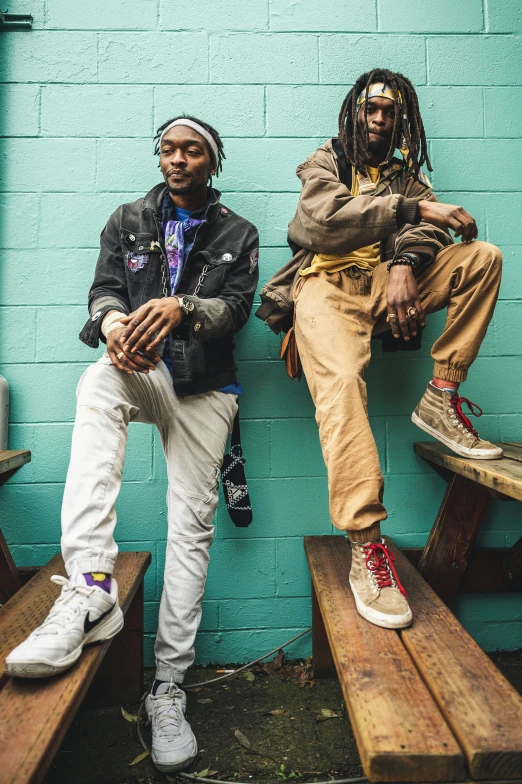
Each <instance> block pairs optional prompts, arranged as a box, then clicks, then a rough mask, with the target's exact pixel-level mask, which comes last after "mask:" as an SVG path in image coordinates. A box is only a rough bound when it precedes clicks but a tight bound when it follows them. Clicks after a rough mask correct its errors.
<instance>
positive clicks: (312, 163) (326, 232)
mask: <svg viewBox="0 0 522 784" xmlns="http://www.w3.org/2000/svg"><path fill="white" fill-rule="evenodd" d="M334 145H335V148H334ZM340 150H341V148H340V145H339V143H338V142H337V140H336V139H330V140H329V141H327V142H326V144H323V145H322V147H319V149H318V150H316V151H315V152H314V153H312V155H310V156H309V157H308V158H307V159H306V161H305V162H304V163H302V164H300V165H299V166H298V167H297V176H298V177H299V179H300V180H301V183H302V190H301V195H300V197H299V203H298V205H297V211H296V214H295V216H294V218H293V219H292V220H291V221H290V224H289V226H288V243H289V245H290V247H291V249H292V251H293V253H294V255H293V257H292V258H291V259H290V261H289V262H288V263H287V264H285V266H284V267H282V269H280V270H279V271H278V272H277V273H276V274H275V275H274V276H273V277H272V278H271V279H270V280H269V281H268V282H267V283H266V284H265V286H264V287H263V288H262V290H261V302H262V304H261V306H260V307H259V308H258V310H257V312H256V316H257V317H258V318H260V319H262V320H263V321H265V322H266V323H267V324H268V326H269V327H270V329H271V330H272V331H273V332H275V333H276V334H279V333H280V332H281V331H283V332H286V331H287V330H288V329H289V328H290V326H291V323H292V317H293V307H294V305H293V298H292V292H293V288H294V284H295V282H296V281H297V278H298V277H299V272H300V270H302V269H306V267H309V266H310V265H311V263H312V259H313V257H314V255H315V254H316V253H328V254H338V255H340V256H342V255H346V254H347V253H350V252H351V251H354V250H357V249H359V248H363V247H365V246H366V245H372V244H373V243H375V242H380V243H381V262H383V261H388V260H390V259H392V258H394V257H395V256H397V255H399V254H400V253H404V252H406V251H408V252H410V253H419V254H422V265H421V268H420V269H419V271H418V273H417V274H419V273H421V272H422V269H423V268H424V267H425V266H426V265H427V264H430V263H431V262H432V261H433V259H434V258H435V256H436V254H437V253H438V252H439V251H440V250H441V249H442V248H444V247H445V246H446V245H449V244H451V243H452V242H453V240H452V239H451V236H450V234H449V233H448V232H446V231H444V230H442V229H439V228H437V227H436V226H433V225H432V224H430V223H426V222H424V221H419V220H418V219H417V213H418V206H417V203H418V202H419V201H420V200H421V199H429V200H431V201H437V198H436V196H434V194H433V193H432V190H431V188H430V186H429V185H428V184H427V183H426V184H424V183H422V182H416V181H415V180H413V179H412V178H411V177H407V176H406V164H405V162H404V161H401V160H398V159H397V158H393V159H392V161H391V162H390V164H389V165H388V166H387V167H386V168H384V169H383V170H382V171H381V178H380V182H379V185H378V186H377V190H376V192H375V194H374V195H372V196H355V197H354V196H352V195H351V192H350V190H349V189H348V187H347V185H345V184H344V182H342V180H341V175H340V166H341V165H342V163H343V160H344V159H343V157H342V153H341V152H340ZM339 155H341V157H339Z"/></svg>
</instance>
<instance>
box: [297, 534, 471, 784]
mask: <svg viewBox="0 0 522 784" xmlns="http://www.w3.org/2000/svg"><path fill="white" fill-rule="evenodd" d="M305 549H306V555H307V557H308V563H309V566H310V571H311V574H312V580H313V585H314V589H315V593H316V596H317V601H318V604H319V607H320V610H321V614H322V617H323V621H324V625H325V628H326V632H327V635H328V639H329V642H330V647H331V650H332V654H333V657H334V660H335V664H336V668H337V673H338V675H339V680H340V682H341V686H342V689H343V694H344V698H345V701H346V705H347V708H348V712H349V715H350V719H351V723H352V728H353V731H354V734H355V738H356V741H357V747H358V749H359V754H360V757H361V761H362V765H363V768H364V772H365V774H366V776H368V778H369V779H370V780H371V781H387V782H393V781H405V782H407V781H412V782H413V781H414V782H427V781H447V782H449V781H462V780H463V779H464V778H465V772H464V759H463V755H462V752H461V750H460V748H459V746H458V744H457V743H456V741H455V739H454V737H453V735H452V733H451V731H450V729H449V728H448V726H447V724H446V722H445V721H444V719H443V718H442V715H441V713H440V711H439V709H438V707H437V705H436V704H435V703H434V701H433V699H432V697H431V695H430V693H429V692H428V690H427V688H426V686H425V685H424V683H423V681H422V679H421V678H420V676H419V673H418V672H417V669H416V668H415V666H414V664H413V662H412V661H411V659H410V657H409V655H408V654H407V652H406V650H405V648H404V646H403V645H402V643H401V640H400V638H399V636H398V634H397V633H396V632H394V631H390V630H387V629H381V628H380V627H378V626H374V625H373V624H371V623H368V622H367V621H365V620H364V619H363V618H361V616H360V615H359V613H358V612H357V610H356V609H355V602H354V599H353V595H352V592H351V589H350V586H349V583H348V572H349V569H350V563H351V552H350V547H349V545H348V542H347V541H346V540H345V539H344V538H342V537H340V536H307V537H305Z"/></svg>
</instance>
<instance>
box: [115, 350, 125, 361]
mask: <svg viewBox="0 0 522 784" xmlns="http://www.w3.org/2000/svg"><path fill="white" fill-rule="evenodd" d="M116 356H117V357H118V359H121V358H122V357H123V356H125V352H124V351H120V353H119V354H116Z"/></svg>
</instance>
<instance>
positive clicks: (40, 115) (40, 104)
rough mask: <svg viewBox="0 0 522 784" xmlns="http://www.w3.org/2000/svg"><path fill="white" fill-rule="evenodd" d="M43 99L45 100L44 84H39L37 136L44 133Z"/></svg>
mask: <svg viewBox="0 0 522 784" xmlns="http://www.w3.org/2000/svg"><path fill="white" fill-rule="evenodd" d="M42 101H43V85H42V84H40V85H39V90H38V133H37V136H41V133H42Z"/></svg>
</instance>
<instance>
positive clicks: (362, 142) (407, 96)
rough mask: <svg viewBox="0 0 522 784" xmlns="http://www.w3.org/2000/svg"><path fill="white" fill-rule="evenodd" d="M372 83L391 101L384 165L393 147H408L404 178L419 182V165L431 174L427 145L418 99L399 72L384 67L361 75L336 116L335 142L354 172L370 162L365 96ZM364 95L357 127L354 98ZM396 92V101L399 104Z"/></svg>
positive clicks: (356, 109) (366, 100) (409, 83)
mask: <svg viewBox="0 0 522 784" xmlns="http://www.w3.org/2000/svg"><path fill="white" fill-rule="evenodd" d="M375 82H383V83H384V84H385V85H386V86H387V87H389V88H390V90H391V91H392V93H393V97H394V100H395V122H394V125H393V132H392V137H391V141H390V148H389V150H388V153H387V155H386V160H385V163H389V161H390V160H391V159H392V157H393V153H394V151H395V149H396V147H399V148H400V147H402V146H403V145H404V144H405V145H406V146H407V148H408V157H407V161H406V163H407V165H408V175H409V176H410V177H413V179H415V180H419V173H420V170H421V167H422V165H423V164H426V166H427V168H428V171H430V172H431V171H433V168H432V165H431V161H430V159H429V156H428V145H427V142H426V134H425V133H424V124H423V122H422V117H421V114H420V110H419V100H418V98H417V93H416V92H415V88H414V86H413V85H412V83H411V82H410V80H409V79H407V78H406V77H405V76H403V75H402V74H400V73H394V72H393V71H388V70H387V69H386V68H376V69H374V70H373V71H368V73H365V74H362V76H360V77H359V78H358V79H357V81H356V82H355V84H354V86H353V87H352V89H351V90H350V92H349V93H348V95H347V96H346V98H345V99H344V101H343V105H342V106H341V111H340V113H339V139H340V142H341V144H342V146H343V150H344V154H345V155H346V158H347V160H348V161H349V162H350V163H351V164H352V166H355V168H356V169H357V170H359V171H360V170H361V169H362V170H364V169H365V167H366V163H367V162H368V161H369V160H370V153H369V150H368V147H369V142H370V138H369V131H368V93H369V91H370V87H371V85H372V84H374V83H375ZM363 91H364V92H365V101H364V104H363V107H364V117H365V122H364V125H363V126H362V127H361V123H359V122H358V118H357V115H358V109H359V107H358V106H357V98H358V97H359V95H360V94H361V93H362V92H363ZM399 93H400V101H399Z"/></svg>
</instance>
